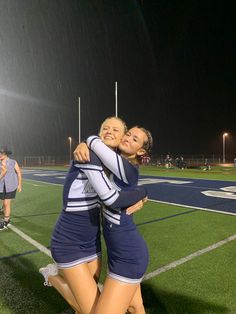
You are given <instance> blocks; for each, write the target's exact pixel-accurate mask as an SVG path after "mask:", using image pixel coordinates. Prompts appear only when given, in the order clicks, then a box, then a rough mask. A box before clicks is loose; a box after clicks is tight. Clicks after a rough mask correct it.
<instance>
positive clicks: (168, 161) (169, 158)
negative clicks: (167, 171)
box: [165, 153, 172, 168]
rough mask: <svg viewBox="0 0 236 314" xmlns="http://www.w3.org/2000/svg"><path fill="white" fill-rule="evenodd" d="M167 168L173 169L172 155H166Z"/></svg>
mask: <svg viewBox="0 0 236 314" xmlns="http://www.w3.org/2000/svg"><path fill="white" fill-rule="evenodd" d="M165 167H166V168H171V167H172V157H171V155H170V153H168V154H167V155H166V158H165Z"/></svg>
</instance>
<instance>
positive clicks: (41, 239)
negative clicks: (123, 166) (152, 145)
mask: <svg viewBox="0 0 236 314" xmlns="http://www.w3.org/2000/svg"><path fill="white" fill-rule="evenodd" d="M220 171H221V169H217V170H216V171H215V173H214V172H212V173H210V172H208V173H206V172H204V173H202V172H201V171H199V172H194V171H185V172H179V171H176V170H173V171H172V172H171V171H168V172H167V171H166V170H165V169H153V168H151V167H150V169H148V168H144V169H142V170H141V172H142V174H144V175H150V174H151V175H154V176H159V175H160V176H163V173H164V176H167V177H171V176H173V177H175V178H176V177H177V175H178V174H180V175H179V177H181V175H184V176H185V177H191V176H192V178H194V176H193V175H194V174H195V178H196V177H198V178H199V176H200V177H201V176H205V178H206V176H207V178H208V179H211V178H212V177H213V179H216V180H226V178H225V177H226V176H227V179H228V180H229V182H230V181H234V180H235V170H234V169H232V170H227V171H228V172H227V175H225V174H224V172H223V171H225V170H222V174H221V177H220ZM216 172H217V173H216ZM229 173H230V174H229ZM184 176H182V178H183V177H184ZM215 176H217V178H215ZM61 190H62V187H61V186H60V185H55V184H48V183H42V182H39V181H36V180H35V181H32V180H26V179H25V180H24V189H23V192H22V193H21V194H18V195H17V199H16V200H15V202H14V208H13V217H12V222H13V227H12V230H11V229H9V230H5V231H3V232H1V233H0V239H1V247H0V250H1V254H0V270H1V274H2V276H1V279H0V313H3V314H5V313H6V314H7V313H52V314H53V313H72V312H71V310H70V309H69V307H68V305H67V304H66V303H65V302H64V300H63V299H62V298H61V297H60V296H59V295H58V294H57V293H56V292H55V291H54V289H52V288H45V287H44V286H43V284H42V283H43V280H42V278H41V276H40V274H38V268H39V267H41V266H43V265H45V264H47V263H48V262H50V261H51V258H50V256H49V255H50V253H49V252H50V251H49V250H48V246H49V241H50V234H51V232H52V228H53V226H54V223H55V221H56V219H57V216H58V214H59V212H60V208H61ZM186 193H187V191H186ZM135 221H136V224H137V226H138V228H139V231H140V233H141V234H142V235H143V236H144V238H145V239H146V241H147V243H148V246H149V251H150V263H149V267H148V271H147V274H146V277H145V280H144V282H143V284H142V286H143V288H142V289H143V296H144V303H145V307H146V311H147V314H151V313H176V314H177V313H199V314H200V313H236V300H235V291H236V268H235V257H236V256H235V253H234V252H236V235H235V234H236V231H235V230H236V228H235V227H236V217H235V216H234V215H225V214H221V213H215V212H207V211H201V210H198V209H193V208H186V207H181V206H174V205H170V204H164V203H158V202H154V201H149V202H148V203H147V204H146V205H145V208H144V209H143V210H142V211H140V212H138V213H137V214H136V215H135ZM14 228H15V229H14ZM18 231H19V232H18ZM24 235H26V238H24ZM27 237H28V238H27ZM30 239H32V240H33V241H36V242H30ZM38 245H39V246H40V245H41V247H38ZM48 253H49V254H48ZM104 256H105V250H104ZM103 264H104V265H103V266H104V267H103V269H105V268H106V267H105V265H106V257H105V258H104V260H103ZM104 276H105V273H104V272H103V274H102V276H101V282H102V281H103V279H104Z"/></svg>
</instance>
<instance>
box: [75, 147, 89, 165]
mask: <svg viewBox="0 0 236 314" xmlns="http://www.w3.org/2000/svg"><path fill="white" fill-rule="evenodd" d="M73 155H74V159H75V160H77V161H79V162H81V163H83V162H88V161H90V155H89V149H88V146H87V144H86V143H80V144H79V145H78V146H77V147H76V149H75V150H74V152H73Z"/></svg>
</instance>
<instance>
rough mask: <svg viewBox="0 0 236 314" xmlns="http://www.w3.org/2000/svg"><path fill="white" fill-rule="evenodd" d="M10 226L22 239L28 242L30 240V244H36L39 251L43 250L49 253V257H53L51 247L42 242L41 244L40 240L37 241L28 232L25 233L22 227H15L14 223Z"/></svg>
mask: <svg viewBox="0 0 236 314" xmlns="http://www.w3.org/2000/svg"><path fill="white" fill-rule="evenodd" d="M8 228H9V229H11V230H12V231H14V232H15V233H17V234H18V235H19V236H20V237H21V238H22V239H24V240H26V241H27V242H29V243H30V244H32V245H33V246H35V247H36V248H37V249H38V250H39V251H41V252H43V253H44V254H46V255H48V256H49V257H52V256H51V252H50V250H49V249H47V248H46V247H45V246H43V245H42V244H40V243H39V242H37V241H35V240H34V239H32V238H31V237H29V236H28V235H27V234H25V233H24V232H23V231H21V230H20V229H18V228H16V227H14V226H13V225H12V224H11V225H10V226H8Z"/></svg>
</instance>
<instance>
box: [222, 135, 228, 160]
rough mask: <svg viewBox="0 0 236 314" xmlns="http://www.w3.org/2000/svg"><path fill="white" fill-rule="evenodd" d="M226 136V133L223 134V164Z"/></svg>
mask: <svg viewBox="0 0 236 314" xmlns="http://www.w3.org/2000/svg"><path fill="white" fill-rule="evenodd" d="M227 136H228V133H224V134H223V164H225V138H226V137H227Z"/></svg>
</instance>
